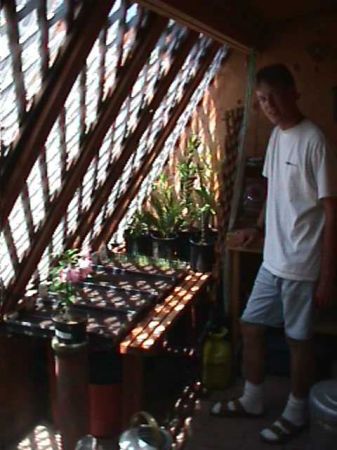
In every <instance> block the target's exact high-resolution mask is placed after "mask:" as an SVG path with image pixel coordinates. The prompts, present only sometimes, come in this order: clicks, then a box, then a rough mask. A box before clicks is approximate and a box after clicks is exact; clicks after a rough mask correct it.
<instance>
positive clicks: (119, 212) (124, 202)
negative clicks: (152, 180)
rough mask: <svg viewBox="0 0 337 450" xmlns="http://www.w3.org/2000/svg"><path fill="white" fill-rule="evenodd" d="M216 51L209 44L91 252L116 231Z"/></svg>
mask: <svg viewBox="0 0 337 450" xmlns="http://www.w3.org/2000/svg"><path fill="white" fill-rule="evenodd" d="M218 50H219V45H218V44H216V43H213V44H211V47H210V48H209V50H208V52H207V54H206V56H205V57H204V60H203V63H202V64H201V66H200V67H199V69H198V71H197V73H196V74H195V76H194V77H193V78H192V79H191V80H190V81H189V82H188V83H187V85H186V87H185V92H184V94H183V96H182V99H181V100H180V102H179V103H178V104H177V105H176V106H175V107H174V108H173V109H172V112H171V114H170V118H169V120H168V122H167V125H166V126H165V128H164V129H163V130H161V131H160V132H159V135H158V138H157V140H156V142H155V143H154V145H153V147H152V149H151V150H150V151H149V153H148V154H147V155H146V157H145V159H144V161H143V163H142V164H141V165H140V167H139V168H138V170H137V171H136V173H135V175H134V177H133V178H132V180H131V183H130V186H129V188H127V189H126V191H125V192H124V193H123V195H122V196H121V197H120V199H119V201H118V202H117V204H116V207H115V209H114V212H113V213H112V214H111V215H110V217H109V218H107V219H106V223H105V226H104V227H103V228H102V230H101V233H100V234H99V235H98V236H97V237H96V238H95V239H94V240H93V241H92V243H91V246H92V249H93V250H97V249H98V248H99V247H100V245H101V244H102V243H104V242H108V241H109V240H110V238H111V236H112V235H113V233H114V232H115V231H116V229H117V227H118V224H119V222H120V221H121V219H122V218H123V217H124V215H125V213H126V211H127V208H128V207H129V205H130V203H131V201H132V199H133V198H134V197H135V195H136V194H137V192H138V190H139V189H140V187H141V184H142V182H143V181H144V179H145V177H146V176H147V174H148V173H149V171H150V170H151V167H152V164H153V162H154V161H155V159H156V158H157V157H158V155H159V154H160V152H161V150H162V148H163V145H164V143H165V141H166V139H167V138H168V136H169V135H170V134H171V132H172V131H173V129H174V127H175V125H176V122H177V120H178V119H179V117H180V115H181V114H182V113H183V111H184V110H185V108H186V106H187V104H188V102H189V100H190V98H191V97H192V95H193V93H194V91H195V89H196V88H197V86H198V85H199V83H200V81H201V80H202V78H203V76H204V75H205V73H206V71H207V69H208V67H209V65H210V64H211V63H212V61H213V59H214V57H215V55H216V53H217V51H218Z"/></svg>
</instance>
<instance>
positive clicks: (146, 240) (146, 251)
mask: <svg viewBox="0 0 337 450" xmlns="http://www.w3.org/2000/svg"><path fill="white" fill-rule="evenodd" d="M124 240H125V247H126V252H127V253H128V254H129V255H147V256H152V240H151V236H150V235H149V234H148V233H146V234H140V235H134V234H131V233H130V232H129V230H126V231H125V233H124Z"/></svg>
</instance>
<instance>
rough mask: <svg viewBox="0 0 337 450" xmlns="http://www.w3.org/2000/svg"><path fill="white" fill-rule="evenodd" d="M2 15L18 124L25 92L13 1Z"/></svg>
mask: <svg viewBox="0 0 337 450" xmlns="http://www.w3.org/2000/svg"><path fill="white" fill-rule="evenodd" d="M3 7H4V13H5V16H6V20H7V23H8V40H9V48H10V51H11V54H12V65H13V78H14V86H15V95H16V102H17V106H18V115H19V122H20V123H22V122H23V119H24V117H25V114H26V106H27V100H26V90H25V83H24V79H23V72H22V50H21V45H20V36H19V25H18V18H17V14H16V5H15V1H14V0H7V1H6V2H5V3H4V5H3Z"/></svg>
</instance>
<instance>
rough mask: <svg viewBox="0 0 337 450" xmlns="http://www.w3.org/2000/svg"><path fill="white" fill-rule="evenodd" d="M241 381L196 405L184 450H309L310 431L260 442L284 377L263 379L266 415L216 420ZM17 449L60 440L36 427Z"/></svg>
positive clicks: (112, 447) (46, 448) (278, 403)
mask: <svg viewBox="0 0 337 450" xmlns="http://www.w3.org/2000/svg"><path fill="white" fill-rule="evenodd" d="M241 385H242V383H241V382H237V383H236V384H235V385H234V386H231V387H230V388H229V389H227V390H225V391H224V392H212V393H211V394H208V395H207V396H206V397H204V398H202V399H201V401H200V402H198V407H197V409H196V411H195V413H194V416H193V420H192V427H191V433H190V437H189V439H188V442H187V445H186V446H185V448H184V450H268V449H274V450H275V448H278V449H280V450H309V430H308V431H305V432H303V433H302V434H301V435H299V436H298V437H296V438H295V439H294V440H293V441H291V442H289V443H288V444H286V445H281V446H277V447H276V446H275V445H269V444H265V443H263V442H261V441H260V438H259V431H260V430H261V429H262V428H264V427H265V426H267V425H269V424H271V423H272V422H273V420H275V419H276V418H277V417H278V416H279V414H280V412H281V411H282V409H283V406H284V403H285V401H286V399H287V396H288V392H289V380H288V378H286V377H277V376H269V377H268V378H267V380H266V387H265V392H266V398H267V399H268V403H267V409H266V415H265V417H264V418H259V419H229V418H216V417H212V416H210V415H209V409H210V406H211V405H212V403H213V402H214V401H217V400H219V399H226V398H233V397H236V396H237V395H239V394H240V392H241ZM34 431H35V432H32V433H31V434H30V435H28V436H27V438H26V439H24V440H23V441H22V442H21V443H20V444H19V445H18V446H15V447H14V448H11V449H10V450H59V449H60V446H59V440H58V438H57V437H56V439H55V435H54V433H53V432H52V429H51V428H50V427H49V426H48V425H44V426H41V427H40V428H38V427H37V428H36V429H35V430H34ZM100 444H101V450H117V449H118V445H117V444H116V442H115V441H111V440H100Z"/></svg>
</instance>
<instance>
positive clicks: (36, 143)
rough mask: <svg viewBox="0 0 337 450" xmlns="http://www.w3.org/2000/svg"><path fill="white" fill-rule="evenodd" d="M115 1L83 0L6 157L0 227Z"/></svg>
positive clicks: (2, 183) (2, 180)
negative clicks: (44, 82) (67, 35)
mask: <svg viewBox="0 0 337 450" xmlns="http://www.w3.org/2000/svg"><path fill="white" fill-rule="evenodd" d="M113 3H114V0H102V1H101V2H100V6H99V8H97V2H96V1H95V0H88V1H85V2H83V6H82V8H81V10H80V12H79V15H78V18H77V19H76V21H75V23H74V27H73V29H72V31H71V32H70V34H69V37H68V38H67V41H66V43H65V45H64V49H63V50H62V51H61V52H60V54H59V56H58V58H57V60H56V61H55V64H54V66H53V68H52V70H51V71H50V75H49V77H48V79H47V81H46V84H45V86H44V87H43V89H42V91H41V94H40V96H39V99H38V101H37V102H36V104H35V107H34V108H33V109H32V110H31V111H30V112H29V114H27V116H26V119H25V123H24V125H23V127H22V129H21V131H20V135H19V137H18V139H17V141H16V142H15V144H14V148H13V150H12V151H11V152H10V154H9V156H8V158H7V160H6V165H5V167H4V172H3V176H2V177H1V180H0V185H1V186H3V192H2V195H1V203H2V204H1V207H0V209H1V218H0V221H1V222H0V228H2V226H3V224H4V222H5V220H6V218H7V217H8V215H9V213H10V211H11V209H12V207H13V205H14V203H15V201H16V199H17V197H18V196H19V194H20V192H21V190H22V188H23V186H24V183H25V181H26V179H27V177H28V175H29V172H30V171H31V169H32V167H33V165H34V163H35V161H36V159H37V158H38V156H39V153H40V151H41V149H42V147H43V145H44V143H45V141H46V139H47V137H48V134H49V132H50V130H51V128H52V126H53V124H54V122H55V120H56V119H57V117H58V115H59V113H60V111H61V108H62V106H63V104H64V102H65V100H66V98H67V96H68V94H69V92H70V89H71V87H72V85H73V83H74V82H75V80H76V77H77V75H78V73H79V71H80V70H81V67H82V66H83V64H84V62H85V60H86V58H87V56H88V54H89V52H90V50H91V47H92V45H93V44H94V42H95V40H96V38H97V36H98V34H99V32H100V30H101V29H102V27H103V26H104V23H105V21H106V19H107V16H108V13H109V11H110V9H111V7H112V5H113ZM84 30H85V31H84Z"/></svg>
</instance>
